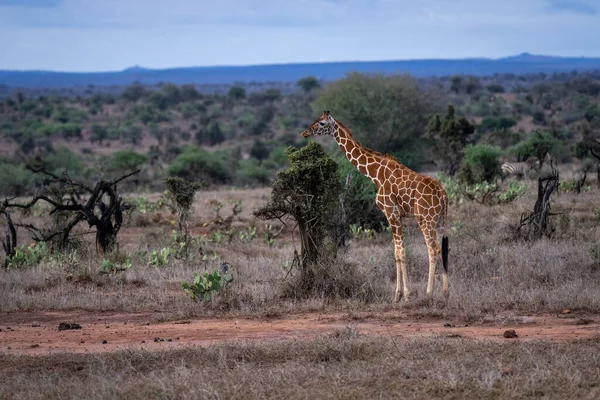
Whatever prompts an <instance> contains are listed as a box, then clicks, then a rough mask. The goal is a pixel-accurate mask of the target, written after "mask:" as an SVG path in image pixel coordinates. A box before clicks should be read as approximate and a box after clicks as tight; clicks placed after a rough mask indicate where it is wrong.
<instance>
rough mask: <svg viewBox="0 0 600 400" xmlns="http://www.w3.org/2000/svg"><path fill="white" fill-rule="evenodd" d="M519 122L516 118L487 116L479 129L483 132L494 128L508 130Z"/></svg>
mask: <svg viewBox="0 0 600 400" xmlns="http://www.w3.org/2000/svg"><path fill="white" fill-rule="evenodd" d="M516 124H517V121H515V119H514V118H511V117H506V116H501V117H485V118H484V119H483V120H482V121H481V124H479V130H480V131H481V132H489V131H493V130H507V129H510V128H512V127H513V126H515V125H516Z"/></svg>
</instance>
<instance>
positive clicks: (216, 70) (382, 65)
mask: <svg viewBox="0 0 600 400" xmlns="http://www.w3.org/2000/svg"><path fill="white" fill-rule="evenodd" d="M573 70H577V71H589V70H600V58H584V57H556V56H544V55H532V54H529V53H523V54H519V55H516V56H511V57H505V58H499V59H486V58H468V59H445V60H442V59H424V60H398V61H344V62H325V63H301V64H300V63H299V64H271V65H249V66H214V67H186V68H169V69H146V68H143V67H140V66H134V67H131V68H127V69H125V70H123V71H115V72H93V73H87V72H86V73H78V72H53V71H7V70H0V86H2V85H7V86H10V87H12V88H65V87H73V86H87V85H96V86H109V85H117V86H122V85H129V84H131V83H133V82H135V81H138V82H140V83H143V84H156V83H159V82H170V83H175V84H184V83H193V84H232V83H235V82H294V81H296V80H298V79H300V78H302V77H305V76H308V75H313V76H315V77H317V78H318V79H321V80H325V81H332V80H337V79H340V78H342V77H344V76H345V75H346V74H347V73H349V72H352V71H357V72H362V73H373V72H378V73H409V74H411V75H413V76H415V77H426V76H448V75H454V74H469V75H476V76H485V75H493V74H495V73H514V74H527V73H539V72H544V73H548V74H550V73H555V72H571V71H573Z"/></svg>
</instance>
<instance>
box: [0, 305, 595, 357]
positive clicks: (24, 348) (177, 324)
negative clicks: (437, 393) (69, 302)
mask: <svg viewBox="0 0 600 400" xmlns="http://www.w3.org/2000/svg"><path fill="white" fill-rule="evenodd" d="M593 317H594V316H585V318H584V317H582V316H575V315H573V314H569V315H568V316H552V315H542V316H531V317H529V316H520V317H512V318H510V322H508V323H503V322H501V320H499V322H493V323H490V322H487V323H478V324H473V325H467V324H464V323H462V324H461V323H453V322H452V321H448V320H444V319H436V318H415V317H410V316H407V315H406V314H405V313H404V312H402V311H390V312H384V313H377V315H373V314H371V313H353V314H352V315H349V314H344V313H308V314H298V315H289V316H286V317H277V318H265V317H261V318H224V319H192V320H189V321H174V322H165V323H155V322H152V321H153V319H154V315H153V314H152V313H130V314H117V313H89V312H84V311H73V312H16V313H4V314H1V315H0V354H2V353H4V354H28V355H35V354H50V353H56V352H75V353H96V352H107V351H115V350H125V349H146V350H158V349H169V348H170V349H172V348H182V347H186V346H207V345H212V344H216V343H223V342H230V341H239V340H257V341H265V340H279V339H292V338H310V337H314V336H316V335H320V334H326V333H331V332H335V331H339V330H340V329H343V328H345V327H352V328H354V329H356V330H357V331H358V332H359V333H360V334H363V335H388V336H400V337H415V336H417V337H427V336H449V337H453V336H457V337H467V338H473V339H493V340H506V339H504V338H503V333H504V332H505V331H506V330H512V329H514V330H515V331H516V333H517V334H518V338H515V339H511V341H512V340H560V341H564V340H567V341H568V340H577V339H591V338H594V337H598V335H599V334H600V323H598V322H597V321H596V320H594V318H593ZM61 322H66V323H77V324H80V325H81V326H82V329H77V330H62V331H59V330H58V326H59V324H60V323H61Z"/></svg>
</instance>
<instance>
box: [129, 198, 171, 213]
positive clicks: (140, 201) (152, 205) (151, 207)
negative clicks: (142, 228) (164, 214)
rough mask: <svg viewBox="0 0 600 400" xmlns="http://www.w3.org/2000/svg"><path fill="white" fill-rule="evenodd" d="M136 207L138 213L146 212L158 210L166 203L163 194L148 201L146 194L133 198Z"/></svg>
mask: <svg viewBox="0 0 600 400" xmlns="http://www.w3.org/2000/svg"><path fill="white" fill-rule="evenodd" d="M135 201H136V203H137V209H138V211H139V212H140V213H142V214H146V213H151V212H155V211H158V210H160V209H162V208H163V207H164V206H165V205H166V200H165V198H164V196H161V197H160V198H159V199H158V200H157V201H150V200H149V199H148V197H146V196H140V197H137V198H136V199H135Z"/></svg>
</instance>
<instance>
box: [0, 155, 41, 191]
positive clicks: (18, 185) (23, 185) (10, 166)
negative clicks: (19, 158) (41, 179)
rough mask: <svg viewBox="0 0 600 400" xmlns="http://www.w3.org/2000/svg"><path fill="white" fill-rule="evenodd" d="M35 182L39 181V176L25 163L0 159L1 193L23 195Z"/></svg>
mask: <svg viewBox="0 0 600 400" xmlns="http://www.w3.org/2000/svg"><path fill="white" fill-rule="evenodd" d="M35 183H37V178H36V177H35V176H34V174H33V173H32V172H31V171H29V170H28V169H25V167H24V166H23V165H18V164H16V163H15V162H14V161H10V160H6V159H0V193H2V194H3V195H5V197H9V196H21V195H23V194H25V193H26V192H27V191H28V190H29V189H30V188H31V187H32V186H33V185H34V184H35Z"/></svg>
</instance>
